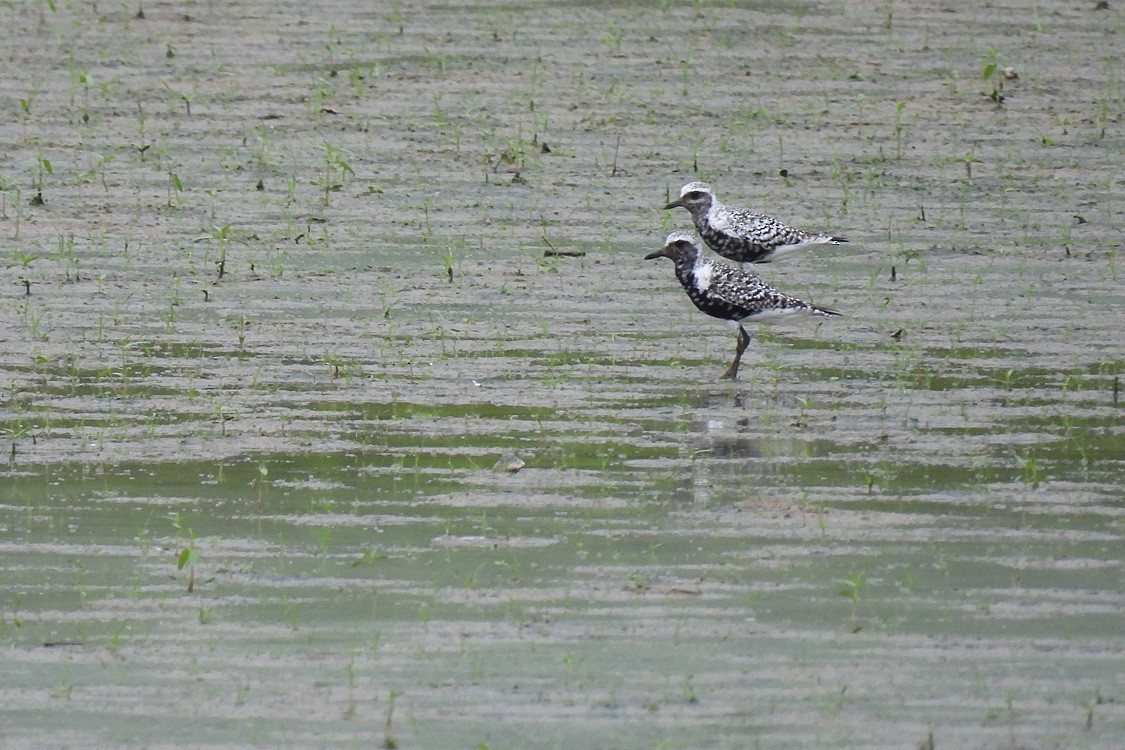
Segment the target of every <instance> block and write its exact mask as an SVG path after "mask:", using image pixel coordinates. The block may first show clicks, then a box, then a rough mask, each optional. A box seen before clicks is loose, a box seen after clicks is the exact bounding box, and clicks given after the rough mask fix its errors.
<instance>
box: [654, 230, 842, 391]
mask: <svg viewBox="0 0 1125 750" xmlns="http://www.w3.org/2000/svg"><path fill="white" fill-rule="evenodd" d="M701 251H702V248H701V247H700V246H699V242H697V241H696V239H695V237H694V236H692V234H691V233H690V232H672V233H671V234H669V235H668V238H667V240H665V242H664V247H662V248H661V249H660V250H657V251H656V252H655V253H649V254H648V255H646V256H645V260H652V259H653V258H671V259H672V262H673V263H675V264H676V278H677V279H679V280H680V285H681V286H682V287H683V288H684V291H685V292H687V296H688V297H690V298H691V301H692V302H693V303H695V306H696V307H697V308H699V309H700V311H702V312H705V313H707V314H708V315H710V316H712V317H715V318H719V319H721V320H729V321H732V322H734V323H737V324H738V347H737V349H736V351H735V354H734V361H733V362H731V363H730V367H729V368H727V371H726V374H724V375H723V377H724V378H727V379H729V380H734V379H735V378H737V377H738V365H739V363H740V362H741V361H742V353H743V352H744V351H746V347H747V346H749V344H750V335H749V334H748V333H746V329H745V328H743V327H742V323H743V322H745V321H747V320H753V321H763V322H764V321H767V320H769V319H771V318H776V317H779V316H781V315H785V314H788V313H794V312H806V313H812V314H814V315H827V316H832V315H839V314H840V313H838V312H834V311H832V310H826V309H824V308H823V307H817V306H816V305H810V304H809V303H808V302H802V301H801V300H799V299H797V298H796V297H790V296H789V295H788V294H783V293H781V292H779V291H777V290H776V289H774V288H773V287H771V286H770V285H769V284H767V283H766V282H764V281H762V280H761V278H759V277H758V276H757V275H756V274H752V273H750V272H748V271H743V270H742V269H741V268H735V267H734V266H732V265H730V264H729V263H723V262H722V261H720V260H712V259H710V258H704V257H702V255H701Z"/></svg>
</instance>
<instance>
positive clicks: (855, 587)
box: [836, 573, 867, 633]
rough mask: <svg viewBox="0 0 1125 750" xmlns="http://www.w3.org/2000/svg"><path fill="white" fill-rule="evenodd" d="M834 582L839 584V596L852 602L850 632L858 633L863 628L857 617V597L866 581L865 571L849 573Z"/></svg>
mask: <svg viewBox="0 0 1125 750" xmlns="http://www.w3.org/2000/svg"><path fill="white" fill-rule="evenodd" d="M836 583H839V584H841V588H840V590H839V591H838V592H836V593H838V594H839V595H840V596H842V597H844V598H845V599H848V600H850V601H851V603H852V616H851V624H850V628H851V632H853V633H858V632H859V631H860V630H862V629H863V625H862V624H861V623H860V622H859V619H858V617H857V615H858V611H859V597H860V592H861V591H862V590H863V587H864V585H866V583H867V574H866V573H849V574H848V575H847V576H846V577H844V578H838V579H837V580H836Z"/></svg>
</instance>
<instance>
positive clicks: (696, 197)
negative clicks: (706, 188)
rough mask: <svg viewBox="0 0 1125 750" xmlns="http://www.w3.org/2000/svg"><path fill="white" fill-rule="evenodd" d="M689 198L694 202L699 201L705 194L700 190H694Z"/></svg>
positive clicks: (688, 195) (689, 194)
mask: <svg viewBox="0 0 1125 750" xmlns="http://www.w3.org/2000/svg"><path fill="white" fill-rule="evenodd" d="M687 197H689V198H691V199H692V200H693V201H697V200H699V199H700V198H702V197H703V193H702V192H701V191H699V190H692V191H691V192H690V193H688V194H687Z"/></svg>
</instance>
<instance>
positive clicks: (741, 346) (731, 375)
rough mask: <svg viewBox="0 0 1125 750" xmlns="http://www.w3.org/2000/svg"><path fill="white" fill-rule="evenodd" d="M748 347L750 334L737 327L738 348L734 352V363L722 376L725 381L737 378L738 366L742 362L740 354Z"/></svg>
mask: <svg viewBox="0 0 1125 750" xmlns="http://www.w3.org/2000/svg"><path fill="white" fill-rule="evenodd" d="M748 346H750V334H748V333H747V332H746V329H745V328H743V327H742V324H739V326H738V346H737V348H736V349H735V351H734V361H733V362H731V363H730V367H728V368H727V371H726V374H724V375H723V378H724V379H725V380H735V379H736V378H737V377H738V365H739V363H741V362H742V353H743V352H744V351H746V347H748Z"/></svg>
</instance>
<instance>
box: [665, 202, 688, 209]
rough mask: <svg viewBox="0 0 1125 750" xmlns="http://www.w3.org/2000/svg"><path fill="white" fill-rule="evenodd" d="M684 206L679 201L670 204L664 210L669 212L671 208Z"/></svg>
mask: <svg viewBox="0 0 1125 750" xmlns="http://www.w3.org/2000/svg"><path fill="white" fill-rule="evenodd" d="M682 205H684V204H683V203H680V202H679V201H672V202H671V203H669V204H668V205H667V206H665V207H664V210H665V211H667V210H668V209H670V208H679V207H680V206H682Z"/></svg>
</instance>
